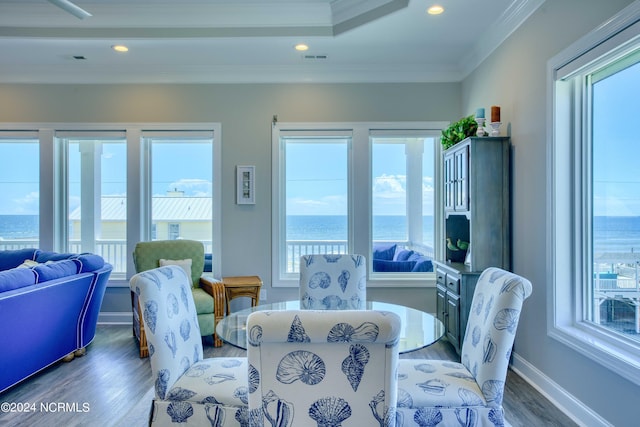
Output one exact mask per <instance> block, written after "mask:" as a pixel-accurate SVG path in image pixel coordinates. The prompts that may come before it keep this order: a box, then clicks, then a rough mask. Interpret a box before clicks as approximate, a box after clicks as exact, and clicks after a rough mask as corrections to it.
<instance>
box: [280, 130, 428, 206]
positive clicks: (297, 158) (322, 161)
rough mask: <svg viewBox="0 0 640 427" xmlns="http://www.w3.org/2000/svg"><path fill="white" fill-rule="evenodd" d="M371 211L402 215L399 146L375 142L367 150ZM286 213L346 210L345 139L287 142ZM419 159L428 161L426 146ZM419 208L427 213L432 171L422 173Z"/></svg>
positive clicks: (403, 196) (402, 168) (402, 178)
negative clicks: (370, 150)
mask: <svg viewBox="0 0 640 427" xmlns="http://www.w3.org/2000/svg"><path fill="white" fill-rule="evenodd" d="M373 157H374V160H373V165H372V175H373V177H374V178H373V183H372V185H373V206H374V215H405V213H406V212H405V203H406V202H405V200H406V166H405V164H406V156H405V149H404V146H402V145H398V144H376V148H375V150H374V153H373ZM286 163H287V166H286V167H287V214H288V215H346V214H347V141H346V140H341V141H339V142H322V143H317V144H309V143H306V144H293V143H290V144H288V146H287V159H286ZM424 163H425V164H433V152H432V150H426V152H425V161H424ZM423 192H424V193H425V197H424V199H425V201H426V203H425V205H424V208H423V209H424V211H425V212H433V202H432V201H433V170H432V168H431V170H430V174H428V176H425V179H424V182H423Z"/></svg>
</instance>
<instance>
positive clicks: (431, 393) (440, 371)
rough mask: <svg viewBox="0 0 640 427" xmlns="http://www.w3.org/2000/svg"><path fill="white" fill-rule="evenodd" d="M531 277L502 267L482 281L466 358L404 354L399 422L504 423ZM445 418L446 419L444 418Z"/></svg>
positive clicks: (465, 343) (466, 342) (464, 345)
mask: <svg viewBox="0 0 640 427" xmlns="http://www.w3.org/2000/svg"><path fill="white" fill-rule="evenodd" d="M531 291H532V286H531V282H530V281H529V280H527V279H525V278H523V277H521V276H518V275H516V274H513V273H510V272H508V271H505V270H502V269H499V268H488V269H486V270H484V271H483V272H482V274H481V275H480V278H479V279H478V283H477V285H476V289H475V292H474V294H473V299H472V302H471V311H470V313H469V320H468V323H467V329H466V332H465V335H464V340H463V343H462V351H461V358H462V360H461V363H458V362H452V361H446V360H423V359H402V360H400V362H399V364H398V427H401V426H402V427H405V426H423V425H470V426H471V425H472V426H498V425H504V411H503V408H502V398H503V394H504V385H505V381H506V377H507V369H508V367H509V358H510V355H511V349H512V347H513V342H514V340H515V334H516V329H517V327H518V320H519V318H520V312H521V309H522V304H523V302H524V300H525V299H527V298H528V297H529V295H531ZM439 423H441V424H439Z"/></svg>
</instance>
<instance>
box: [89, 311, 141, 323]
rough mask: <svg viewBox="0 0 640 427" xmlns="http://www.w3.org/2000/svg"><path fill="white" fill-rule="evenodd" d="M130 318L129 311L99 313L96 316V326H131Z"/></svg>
mask: <svg viewBox="0 0 640 427" xmlns="http://www.w3.org/2000/svg"><path fill="white" fill-rule="evenodd" d="M132 316H133V315H132V314H131V312H130V311H126V312H120V311H107V312H104V311H101V312H100V313H99V314H98V325H132V324H133V317H132Z"/></svg>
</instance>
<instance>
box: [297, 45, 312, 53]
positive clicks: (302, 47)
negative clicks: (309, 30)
mask: <svg viewBox="0 0 640 427" xmlns="http://www.w3.org/2000/svg"><path fill="white" fill-rule="evenodd" d="M295 48H296V50H299V51H301V52H304V51H305V50H309V46H307V45H306V44H304V43H298V44H297V45H296V46H295Z"/></svg>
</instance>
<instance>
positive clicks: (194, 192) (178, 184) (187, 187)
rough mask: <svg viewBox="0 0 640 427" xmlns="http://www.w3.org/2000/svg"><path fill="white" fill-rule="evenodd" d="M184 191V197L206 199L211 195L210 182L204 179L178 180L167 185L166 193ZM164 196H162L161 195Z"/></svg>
mask: <svg viewBox="0 0 640 427" xmlns="http://www.w3.org/2000/svg"><path fill="white" fill-rule="evenodd" d="M174 190H177V191H184V194H185V196H193V197H208V196H211V194H212V185H211V182H210V181H207V180H204V179H189V178H187V179H180V180H178V181H174V182H172V183H171V184H169V185H168V188H167V191H174ZM162 196H164V194H162Z"/></svg>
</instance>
